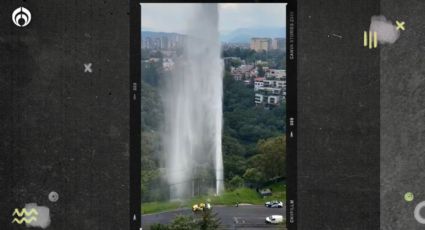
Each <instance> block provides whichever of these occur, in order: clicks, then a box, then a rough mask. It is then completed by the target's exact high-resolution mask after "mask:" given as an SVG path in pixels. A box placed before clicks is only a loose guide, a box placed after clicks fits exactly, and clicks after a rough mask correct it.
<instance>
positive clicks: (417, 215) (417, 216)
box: [413, 201, 425, 224]
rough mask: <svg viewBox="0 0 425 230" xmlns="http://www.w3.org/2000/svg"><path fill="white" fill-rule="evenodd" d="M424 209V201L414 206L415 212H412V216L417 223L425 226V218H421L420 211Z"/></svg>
mask: <svg viewBox="0 0 425 230" xmlns="http://www.w3.org/2000/svg"><path fill="white" fill-rule="evenodd" d="M424 207H425V201H422V202H420V203H419V204H417V205H416V207H415V211H414V212H413V215H414V216H415V219H416V221H418V222H419V223H421V224H425V218H423V217H422V216H421V209H422V208H424Z"/></svg>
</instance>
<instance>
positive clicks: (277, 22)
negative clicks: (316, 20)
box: [142, 3, 286, 34]
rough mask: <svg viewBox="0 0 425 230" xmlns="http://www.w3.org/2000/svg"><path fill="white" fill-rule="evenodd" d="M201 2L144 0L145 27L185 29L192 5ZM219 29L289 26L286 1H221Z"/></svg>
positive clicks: (150, 28)
mask: <svg viewBox="0 0 425 230" xmlns="http://www.w3.org/2000/svg"><path fill="white" fill-rule="evenodd" d="M196 4H199V3H142V30H145V31H146V30H148V31H155V32H175V33H182V34H184V33H186V26H187V21H189V19H190V17H191V14H190V12H191V11H192V9H193V7H194V6H195V5H196ZM219 16H220V17H219V31H220V32H221V33H223V34H225V33H226V32H230V31H233V30H236V29H239V28H269V27H286V3H220V4H219Z"/></svg>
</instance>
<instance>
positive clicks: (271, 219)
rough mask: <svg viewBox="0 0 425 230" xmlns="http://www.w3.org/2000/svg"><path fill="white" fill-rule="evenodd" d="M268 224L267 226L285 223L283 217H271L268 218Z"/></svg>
mask: <svg viewBox="0 0 425 230" xmlns="http://www.w3.org/2000/svg"><path fill="white" fill-rule="evenodd" d="M266 223H267V224H280V223H283V216H282V215H271V216H268V217H266Z"/></svg>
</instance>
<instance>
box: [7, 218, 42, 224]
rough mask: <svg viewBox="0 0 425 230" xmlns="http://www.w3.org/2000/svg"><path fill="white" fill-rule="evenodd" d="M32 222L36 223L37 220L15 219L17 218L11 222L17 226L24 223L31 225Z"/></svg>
mask: <svg viewBox="0 0 425 230" xmlns="http://www.w3.org/2000/svg"><path fill="white" fill-rule="evenodd" d="M33 221H37V218H35V217H31V218H29V219H27V218H25V217H24V218H22V219H20V220H19V219H17V218H15V219H13V221H12V224H13V223H15V222H16V223H18V224H22V223H26V224H29V223H31V222H33Z"/></svg>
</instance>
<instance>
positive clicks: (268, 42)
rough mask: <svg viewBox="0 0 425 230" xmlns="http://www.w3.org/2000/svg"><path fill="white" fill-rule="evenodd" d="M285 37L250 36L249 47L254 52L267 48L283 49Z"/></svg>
mask: <svg viewBox="0 0 425 230" xmlns="http://www.w3.org/2000/svg"><path fill="white" fill-rule="evenodd" d="M285 46H286V44H285V38H273V39H271V38H251V44H250V49H252V50H255V51H256V52H260V51H263V50H265V51H269V50H284V49H285Z"/></svg>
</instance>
